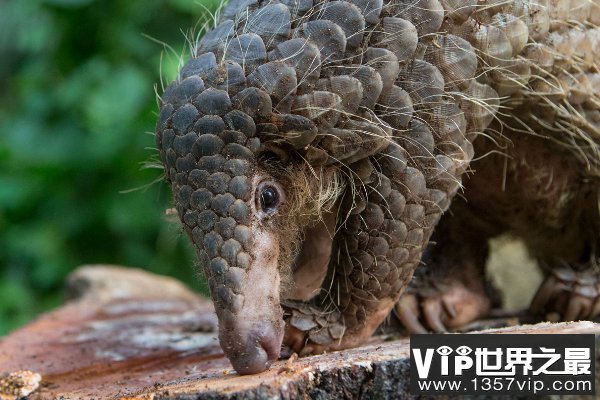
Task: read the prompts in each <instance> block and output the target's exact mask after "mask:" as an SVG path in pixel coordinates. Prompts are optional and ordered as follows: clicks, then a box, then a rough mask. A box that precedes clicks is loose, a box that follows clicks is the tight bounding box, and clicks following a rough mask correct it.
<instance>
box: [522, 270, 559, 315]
mask: <svg viewBox="0 0 600 400" xmlns="http://www.w3.org/2000/svg"><path fill="white" fill-rule="evenodd" d="M556 283H557V280H556V278H555V277H554V275H550V276H549V277H548V279H546V280H545V281H544V283H542V284H541V286H540V288H539V289H538V291H537V293H536V294H535V296H534V297H533V300H531V304H530V305H529V312H530V313H532V314H543V313H544V309H545V308H546V304H548V302H549V301H550V298H551V297H552V294H553V293H554V288H555V286H556Z"/></svg>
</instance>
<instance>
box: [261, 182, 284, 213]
mask: <svg viewBox="0 0 600 400" xmlns="http://www.w3.org/2000/svg"><path fill="white" fill-rule="evenodd" d="M278 203H279V198H278V196H277V191H276V190H275V189H273V188H272V187H268V188H266V189H265V190H263V191H262V193H261V194H260V205H261V207H262V209H263V211H265V212H269V211H273V208H274V207H276V206H277V204H278Z"/></svg>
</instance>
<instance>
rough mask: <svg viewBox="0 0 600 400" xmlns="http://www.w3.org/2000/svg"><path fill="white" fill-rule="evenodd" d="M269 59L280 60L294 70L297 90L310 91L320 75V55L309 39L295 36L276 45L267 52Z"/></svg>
mask: <svg viewBox="0 0 600 400" xmlns="http://www.w3.org/2000/svg"><path fill="white" fill-rule="evenodd" d="M267 56H268V59H269V61H274V60H280V61H284V62H286V63H288V64H290V65H291V66H292V67H294V69H295V70H296V79H297V80H298V91H299V92H302V91H306V92H308V91H311V90H313V89H314V86H315V83H316V81H317V79H319V76H320V75H321V55H320V52H319V49H318V48H317V46H316V45H315V44H314V43H313V42H312V41H310V40H307V39H303V38H297V39H291V40H287V41H285V42H283V43H280V44H279V45H277V47H276V48H275V49H274V50H273V51H271V52H269V53H268V55H267Z"/></svg>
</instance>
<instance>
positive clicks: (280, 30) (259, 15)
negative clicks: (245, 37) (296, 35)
mask: <svg viewBox="0 0 600 400" xmlns="http://www.w3.org/2000/svg"><path fill="white" fill-rule="evenodd" d="M291 29H292V25H291V15H290V11H289V9H288V8H287V6H285V5H283V4H267V5H265V6H264V7H261V8H259V9H257V10H255V11H253V12H252V13H250V15H249V16H248V18H247V19H246V21H245V23H244V25H243V26H242V27H241V28H240V30H241V31H242V32H243V33H255V34H257V35H258V36H260V37H261V38H262V40H263V42H264V44H265V46H266V48H267V49H272V48H274V47H275V46H277V45H278V44H279V43H281V42H283V41H285V40H286V39H287V38H288V37H289V36H290V34H291Z"/></svg>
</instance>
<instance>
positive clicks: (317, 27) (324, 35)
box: [300, 20, 346, 65]
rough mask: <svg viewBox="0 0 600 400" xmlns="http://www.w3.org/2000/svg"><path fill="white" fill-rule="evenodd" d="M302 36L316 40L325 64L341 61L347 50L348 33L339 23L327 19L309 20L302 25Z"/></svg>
mask: <svg viewBox="0 0 600 400" xmlns="http://www.w3.org/2000/svg"><path fill="white" fill-rule="evenodd" d="M300 36H301V37H303V38H305V39H309V40H311V41H312V42H314V43H315V44H316V45H317V47H318V48H319V50H320V51H321V62H322V64H323V65H328V64H332V63H335V62H339V60H341V59H342V58H343V57H344V52H345V51H346V35H345V34H344V31H343V30H342V28H340V27H339V25H337V24H335V23H333V22H331V21H326V20H318V21H309V22H306V23H304V24H303V25H302V27H301V32H300Z"/></svg>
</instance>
